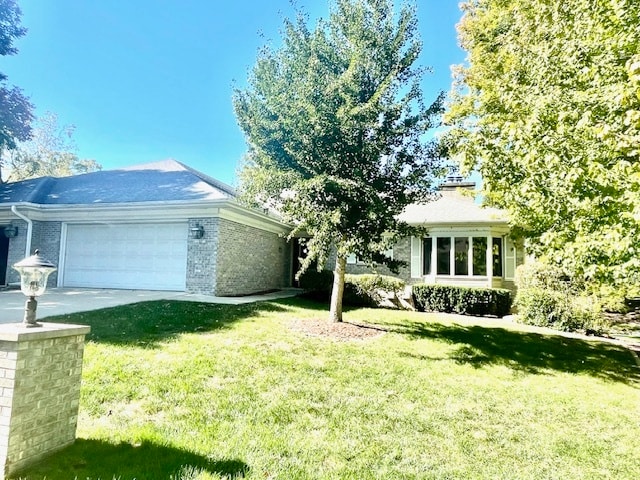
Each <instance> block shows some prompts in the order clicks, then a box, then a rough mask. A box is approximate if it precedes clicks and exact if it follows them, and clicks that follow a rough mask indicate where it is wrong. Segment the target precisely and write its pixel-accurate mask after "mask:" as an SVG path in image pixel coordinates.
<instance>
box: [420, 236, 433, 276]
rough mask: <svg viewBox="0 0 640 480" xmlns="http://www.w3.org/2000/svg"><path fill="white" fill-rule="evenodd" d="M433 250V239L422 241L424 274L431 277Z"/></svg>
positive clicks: (428, 238)
mask: <svg viewBox="0 0 640 480" xmlns="http://www.w3.org/2000/svg"><path fill="white" fill-rule="evenodd" d="M432 249H433V239H432V238H430V237H427V238H423V239H422V274H423V275H431V250H432Z"/></svg>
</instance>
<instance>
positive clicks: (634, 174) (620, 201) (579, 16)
mask: <svg viewBox="0 0 640 480" xmlns="http://www.w3.org/2000/svg"><path fill="white" fill-rule="evenodd" d="M462 8H463V10H464V16H463V18H462V20H461V22H460V24H459V27H458V29H459V35H460V41H461V44H462V46H463V48H464V49H466V50H467V52H468V54H469V57H468V58H469V64H468V65H467V66H461V67H459V68H458V69H457V72H456V82H457V83H456V85H455V87H454V91H453V93H452V101H451V105H450V108H449V113H448V120H449V122H450V123H451V124H452V126H453V127H454V128H453V129H452V130H451V132H450V135H449V136H448V138H447V142H446V143H447V145H448V146H449V148H451V150H452V152H453V153H454V154H456V155H457V156H458V157H459V158H460V160H461V161H462V163H463V165H464V167H466V168H467V169H470V168H478V169H479V171H480V172H481V174H482V176H483V178H484V185H483V186H484V192H483V193H484V195H485V198H486V199H487V201H488V202H489V203H491V204H493V205H496V206H498V207H502V208H506V209H507V210H508V211H509V212H510V214H511V217H512V220H513V222H514V224H515V225H516V226H517V227H518V229H519V230H520V231H521V232H522V233H523V234H524V235H526V236H527V237H529V238H530V239H531V240H532V241H531V242H530V246H531V248H532V250H533V253H535V254H536V255H537V256H538V257H540V258H543V259H546V260H548V262H549V263H558V264H559V265H561V266H562V268H563V269H565V270H567V271H568V272H570V273H571V274H572V276H573V277H574V278H583V279H585V280H586V281H587V286H590V287H591V288H593V289H595V290H601V289H602V288H606V289H608V292H609V293H610V292H612V291H624V292H627V294H628V295H633V294H634V290H635V294H636V295H637V290H638V288H639V287H638V286H639V285H640V242H639V241H638V238H640V161H639V160H640V148H639V145H640V41H639V39H640V27H639V25H640V9H638V5H637V1H636V0H616V1H609V0H606V1H605V0H595V1H593V0H566V1H562V2H548V1H543V0H513V1H509V2H506V1H504V0H473V1H467V2H465V3H464V4H463V5H462ZM605 293H607V292H605Z"/></svg>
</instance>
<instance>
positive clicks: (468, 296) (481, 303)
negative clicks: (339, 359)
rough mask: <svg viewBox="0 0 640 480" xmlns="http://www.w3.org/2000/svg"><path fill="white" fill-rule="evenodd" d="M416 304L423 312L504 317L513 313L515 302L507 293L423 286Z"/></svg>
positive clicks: (417, 292) (416, 292) (416, 288)
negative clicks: (510, 312)
mask: <svg viewBox="0 0 640 480" xmlns="http://www.w3.org/2000/svg"><path fill="white" fill-rule="evenodd" d="M413 300H414V303H415V306H416V309H418V310H420V311H423V312H443V313H460V314H464V315H496V316H498V317H504V316H505V315H508V314H509V311H510V310H511V301H512V298H511V291H510V290H506V289H498V288H473V287H458V286H453V285H426V284H422V285H414V286H413Z"/></svg>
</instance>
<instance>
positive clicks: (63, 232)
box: [56, 222, 67, 287]
mask: <svg viewBox="0 0 640 480" xmlns="http://www.w3.org/2000/svg"><path fill="white" fill-rule="evenodd" d="M66 256H67V223H64V222H63V223H62V227H61V228H60V252H59V254H58V283H57V285H56V286H57V287H62V286H63V285H64V274H65V268H64V265H65V260H66Z"/></svg>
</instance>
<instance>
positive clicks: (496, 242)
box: [493, 237, 502, 277]
mask: <svg viewBox="0 0 640 480" xmlns="http://www.w3.org/2000/svg"><path fill="white" fill-rule="evenodd" d="M493 276H494V277H501V276H502V239H501V238H497V237H493Z"/></svg>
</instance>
